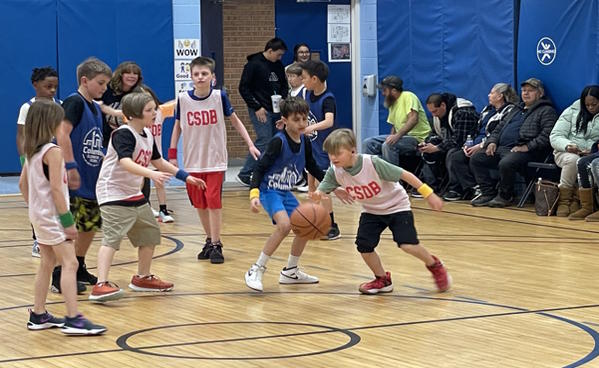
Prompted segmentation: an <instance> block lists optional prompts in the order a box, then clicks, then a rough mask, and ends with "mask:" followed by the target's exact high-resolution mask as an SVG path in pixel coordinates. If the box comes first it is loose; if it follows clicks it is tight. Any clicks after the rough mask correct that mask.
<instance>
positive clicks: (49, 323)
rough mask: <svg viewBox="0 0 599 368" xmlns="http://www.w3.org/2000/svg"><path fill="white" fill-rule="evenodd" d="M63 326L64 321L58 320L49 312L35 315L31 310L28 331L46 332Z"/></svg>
mask: <svg viewBox="0 0 599 368" xmlns="http://www.w3.org/2000/svg"><path fill="white" fill-rule="evenodd" d="M62 326H64V319H62V318H56V317H54V316H53V315H51V314H50V313H49V312H48V311H46V312H44V313H42V314H35V313H33V310H31V309H30V310H29V321H27V329H28V330H45V329H48V328H53V327H62Z"/></svg>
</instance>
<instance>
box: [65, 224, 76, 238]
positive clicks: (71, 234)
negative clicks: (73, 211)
mask: <svg viewBox="0 0 599 368" xmlns="http://www.w3.org/2000/svg"><path fill="white" fill-rule="evenodd" d="M64 234H65V235H66V236H67V240H77V235H78V233H77V228H76V227H75V225H71V226H69V227H67V228H65V229H64Z"/></svg>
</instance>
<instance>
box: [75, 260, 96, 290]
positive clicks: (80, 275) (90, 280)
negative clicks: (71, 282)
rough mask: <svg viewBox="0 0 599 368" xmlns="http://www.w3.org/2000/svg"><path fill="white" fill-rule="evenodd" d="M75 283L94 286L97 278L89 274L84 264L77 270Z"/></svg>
mask: <svg viewBox="0 0 599 368" xmlns="http://www.w3.org/2000/svg"><path fill="white" fill-rule="evenodd" d="M77 281H79V282H82V283H84V284H89V285H95V284H97V283H98V278H97V277H96V276H94V275H92V274H91V273H89V271H88V270H87V267H86V266H85V263H84V264H82V265H81V266H80V267H79V268H78V269H77Z"/></svg>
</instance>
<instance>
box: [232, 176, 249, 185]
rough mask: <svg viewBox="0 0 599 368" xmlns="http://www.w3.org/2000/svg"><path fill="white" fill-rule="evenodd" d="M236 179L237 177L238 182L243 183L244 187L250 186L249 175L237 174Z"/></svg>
mask: <svg viewBox="0 0 599 368" xmlns="http://www.w3.org/2000/svg"><path fill="white" fill-rule="evenodd" d="M235 179H237V182H238V183H239V184H241V185H243V186H244V187H249V186H250V184H251V182H250V178H249V177H248V176H239V175H237V176H236V177H235Z"/></svg>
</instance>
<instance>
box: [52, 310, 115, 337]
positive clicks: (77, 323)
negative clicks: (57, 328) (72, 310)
mask: <svg viewBox="0 0 599 368" xmlns="http://www.w3.org/2000/svg"><path fill="white" fill-rule="evenodd" d="M61 331H62V333H63V334H66V335H100V334H103V333H104V332H106V327H104V326H101V325H95V324H93V323H92V322H91V321H90V320H88V319H86V318H85V317H83V315H82V314H78V315H77V316H76V317H73V318H69V317H66V318H65V323H64V326H62V329H61Z"/></svg>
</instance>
